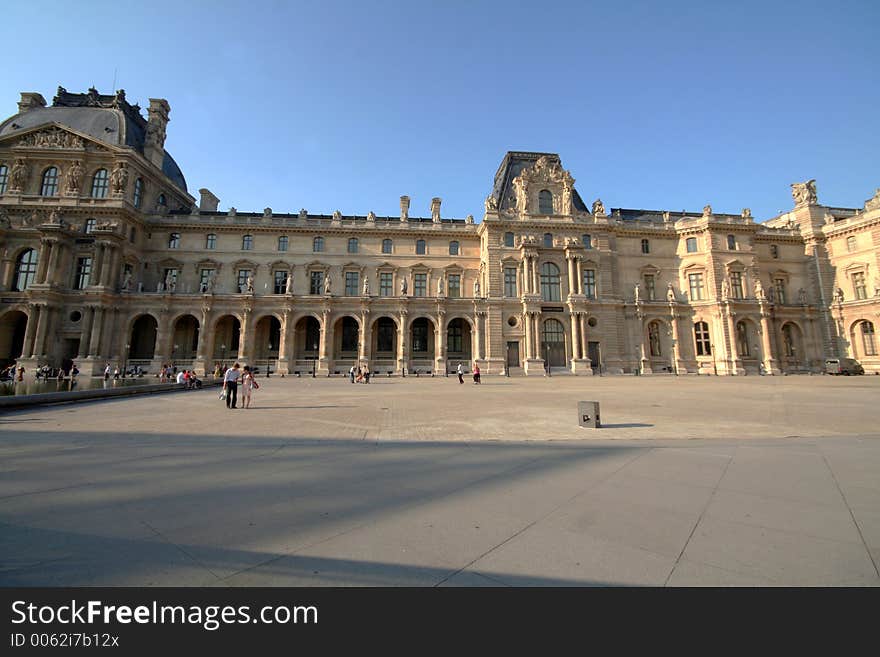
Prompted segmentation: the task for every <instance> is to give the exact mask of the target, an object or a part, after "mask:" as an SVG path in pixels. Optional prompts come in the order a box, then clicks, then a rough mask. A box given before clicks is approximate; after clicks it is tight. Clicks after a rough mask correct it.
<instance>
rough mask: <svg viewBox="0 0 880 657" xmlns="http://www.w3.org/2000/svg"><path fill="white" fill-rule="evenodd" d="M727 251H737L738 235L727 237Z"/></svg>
mask: <svg viewBox="0 0 880 657" xmlns="http://www.w3.org/2000/svg"><path fill="white" fill-rule="evenodd" d="M727 250H728V251H736V235H728V236H727Z"/></svg>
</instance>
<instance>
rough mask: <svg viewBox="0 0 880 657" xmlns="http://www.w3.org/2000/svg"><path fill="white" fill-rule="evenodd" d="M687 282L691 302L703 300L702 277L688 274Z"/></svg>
mask: <svg viewBox="0 0 880 657" xmlns="http://www.w3.org/2000/svg"><path fill="white" fill-rule="evenodd" d="M688 282H689V283H690V288H691V300H692V301H701V300H702V299H703V275H702V274H688Z"/></svg>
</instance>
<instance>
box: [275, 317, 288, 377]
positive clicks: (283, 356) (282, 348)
mask: <svg viewBox="0 0 880 657" xmlns="http://www.w3.org/2000/svg"><path fill="white" fill-rule="evenodd" d="M289 324H290V310H288V309H287V308H285V309H284V310H283V311H282V312H281V334H280V335H279V338H278V339H279V341H280V343H279V345H278V373H279V374H289V373H290V367H289V365H288V357H287V350H288V345H287V342H288V340H289V338H290V331H289Z"/></svg>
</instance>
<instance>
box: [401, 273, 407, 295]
mask: <svg viewBox="0 0 880 657" xmlns="http://www.w3.org/2000/svg"><path fill="white" fill-rule="evenodd" d="M407 290H408V283H407V282H406V276H402V277H401V279H400V296H402V297H405V296H406V293H407Z"/></svg>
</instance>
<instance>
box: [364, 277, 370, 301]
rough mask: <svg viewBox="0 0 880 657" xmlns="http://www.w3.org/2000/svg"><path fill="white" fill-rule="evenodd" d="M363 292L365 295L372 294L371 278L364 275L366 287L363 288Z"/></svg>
mask: <svg viewBox="0 0 880 657" xmlns="http://www.w3.org/2000/svg"><path fill="white" fill-rule="evenodd" d="M362 294H363V295H364V296H365V297H368V296H370V279H369V278H367V277H366V276H365V277H364V289H363V292H362Z"/></svg>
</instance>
